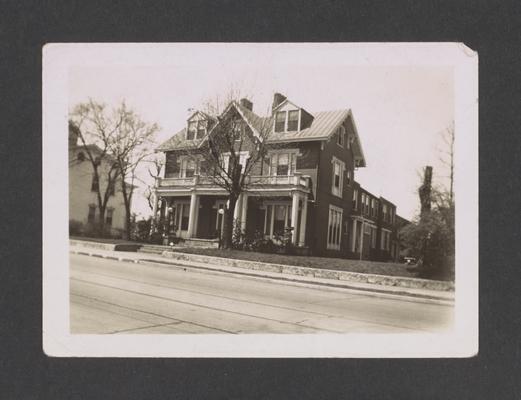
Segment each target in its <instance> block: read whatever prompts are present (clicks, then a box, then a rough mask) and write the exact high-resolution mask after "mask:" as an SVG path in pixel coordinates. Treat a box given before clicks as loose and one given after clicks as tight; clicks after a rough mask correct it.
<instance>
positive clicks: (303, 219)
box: [298, 194, 308, 246]
mask: <svg viewBox="0 0 521 400" xmlns="http://www.w3.org/2000/svg"><path fill="white" fill-rule="evenodd" d="M307 218H308V195H307V194H305V195H304V196H303V197H302V210H301V212H300V232H299V235H298V236H299V241H298V245H299V246H305V245H306V221H307Z"/></svg>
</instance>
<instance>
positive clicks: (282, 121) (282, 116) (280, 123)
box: [275, 111, 286, 132]
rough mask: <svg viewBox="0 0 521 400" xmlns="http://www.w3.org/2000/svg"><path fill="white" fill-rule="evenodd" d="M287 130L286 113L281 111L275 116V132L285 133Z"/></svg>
mask: <svg viewBox="0 0 521 400" xmlns="http://www.w3.org/2000/svg"><path fill="white" fill-rule="evenodd" d="M285 130H286V111H279V112H278V113H277V114H276V115H275V132H284V131H285Z"/></svg>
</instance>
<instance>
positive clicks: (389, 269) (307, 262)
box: [174, 247, 417, 278]
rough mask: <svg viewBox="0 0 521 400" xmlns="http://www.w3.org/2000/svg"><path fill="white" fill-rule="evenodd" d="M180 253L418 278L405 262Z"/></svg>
mask: <svg viewBox="0 0 521 400" xmlns="http://www.w3.org/2000/svg"><path fill="white" fill-rule="evenodd" d="M174 251H177V252H180V253H190V254H200V255H205V256H212V257H224V258H234V259H237V260H248V261H260V262H266V263H271V264H284V265H295V266H299V267H309V268H319V269H332V270H339V271H350V272H361V273H366V274H377V275H390V276H403V277H409V278H416V277H417V273H411V272H409V271H407V269H406V266H405V264H399V263H388V262H378V261H365V260H362V261H360V260H349V259H344V258H328V257H310V256H293V255H291V256H290V255H285V254H270V253H256V252H252V251H241V250H220V249H202V248H181V247H176V248H174Z"/></svg>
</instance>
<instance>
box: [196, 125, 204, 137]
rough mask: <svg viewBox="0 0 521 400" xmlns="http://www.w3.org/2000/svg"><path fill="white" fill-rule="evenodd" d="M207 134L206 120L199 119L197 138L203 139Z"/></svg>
mask: <svg viewBox="0 0 521 400" xmlns="http://www.w3.org/2000/svg"><path fill="white" fill-rule="evenodd" d="M205 134H206V121H199V123H198V124H197V135H196V138H197V139H202V138H203V137H204V135H205Z"/></svg>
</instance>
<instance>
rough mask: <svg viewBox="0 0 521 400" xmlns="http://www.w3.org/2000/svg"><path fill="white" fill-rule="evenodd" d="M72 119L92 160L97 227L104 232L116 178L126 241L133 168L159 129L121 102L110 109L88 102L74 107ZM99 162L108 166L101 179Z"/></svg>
mask: <svg viewBox="0 0 521 400" xmlns="http://www.w3.org/2000/svg"><path fill="white" fill-rule="evenodd" d="M71 120H72V121H73V123H74V124H75V125H76V126H77V127H78V131H79V138H80V141H81V146H82V148H83V149H85V152H86V153H87V157H88V158H89V160H90V161H91V164H92V167H93V172H94V179H95V180H96V181H97V182H98V190H97V197H98V207H99V211H100V212H99V217H98V219H99V226H100V227H101V229H103V227H104V220H105V211H106V207H107V203H108V200H109V198H110V196H111V195H113V194H114V192H115V185H116V183H117V181H118V179H119V183H120V189H121V193H122V195H123V201H124V205H125V234H126V237H127V238H129V235H130V228H131V217H132V214H131V202H132V195H133V192H134V188H135V185H134V182H135V180H136V168H137V166H138V165H139V164H140V163H141V162H142V161H143V160H144V159H145V158H146V157H147V156H148V155H149V154H150V153H151V145H152V144H153V138H154V135H155V133H156V132H157V130H158V129H159V128H158V126H157V125H156V124H148V123H145V122H143V121H142V120H141V118H140V117H139V115H137V114H136V113H135V112H134V111H133V110H131V109H129V108H128V107H127V106H126V104H125V102H124V101H123V102H122V103H121V104H120V105H119V106H118V107H117V108H114V109H112V110H109V109H108V108H107V106H106V105H105V104H101V103H97V102H95V101H93V100H92V99H89V101H88V102H86V103H81V104H78V105H77V106H76V107H75V108H74V110H73V112H72V113H71ZM102 160H106V161H107V162H106V163H105V164H107V165H109V168H108V170H107V171H105V174H104V175H103V176H102V175H101V170H102V169H101V168H100V165H101V161H102ZM100 178H102V179H100ZM105 181H106V182H107V184H106V185H105V187H103V185H102V184H101V183H102V182H105Z"/></svg>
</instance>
